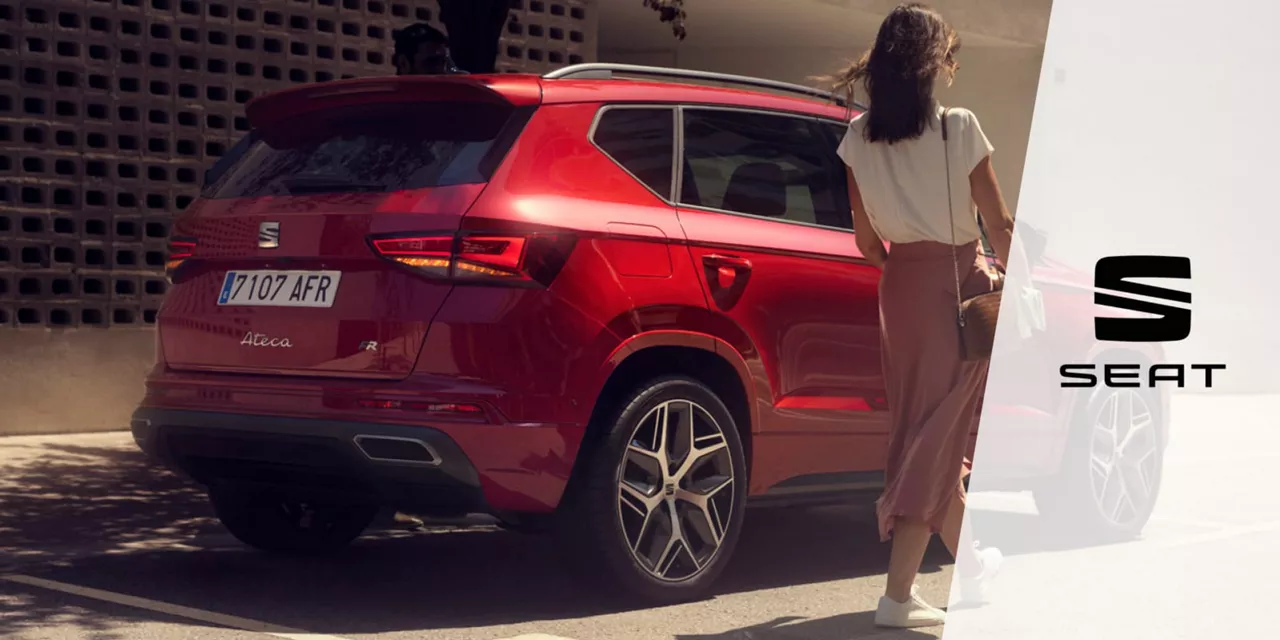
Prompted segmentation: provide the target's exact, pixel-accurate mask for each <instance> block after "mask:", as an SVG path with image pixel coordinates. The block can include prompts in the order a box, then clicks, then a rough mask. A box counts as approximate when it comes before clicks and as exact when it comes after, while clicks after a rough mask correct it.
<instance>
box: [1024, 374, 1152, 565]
mask: <svg viewBox="0 0 1280 640" xmlns="http://www.w3.org/2000/svg"><path fill="white" fill-rule="evenodd" d="M1126 413H1127V414H1128V420H1125V419H1124V418H1125V414H1126ZM1160 420H1162V416H1161V415H1160V404H1159V398H1158V397H1156V396H1155V394H1154V393H1153V392H1151V391H1150V390H1146V389H1130V388H1121V389H1111V388H1101V387H1100V388H1098V389H1096V390H1094V392H1093V393H1091V394H1090V395H1088V396H1086V397H1085V398H1084V399H1082V401H1081V403H1080V409H1079V410H1078V411H1077V412H1076V414H1075V416H1073V418H1072V423H1071V431H1070V436H1069V439H1068V441H1067V447H1066V449H1065V451H1064V453H1063V459H1062V467H1061V470H1060V472H1059V474H1058V476H1057V477H1055V478H1053V479H1051V480H1050V481H1048V482H1046V483H1044V484H1043V485H1042V486H1040V487H1039V488H1037V489H1035V490H1034V491H1033V496H1034V497H1035V501H1036V508H1037V509H1038V510H1039V511H1040V513H1041V515H1042V516H1045V517H1047V518H1049V519H1050V520H1051V521H1052V522H1053V523H1054V524H1055V525H1057V527H1058V528H1059V529H1058V530H1059V531H1060V532H1062V533H1063V534H1065V535H1070V536H1073V537H1074V536H1085V537H1087V538H1088V539H1089V540H1091V541H1099V542H1113V541H1122V540H1129V539H1133V538H1135V537H1137V536H1139V535H1141V533H1142V530H1143V528H1144V527H1146V524H1147V521H1148V520H1149V519H1150V518H1151V513H1152V511H1153V510H1154V509H1155V505H1156V500H1157V499H1158V497H1159V493H1160V482H1161V477H1162V474H1163V471H1164V443H1163V441H1162V440H1161V432H1160ZM1126 422H1127V423H1128V424H1127V425H1126V424H1125V423H1126ZM1112 425H1114V426H1115V427H1116V428H1115V429H1112ZM1137 425H1141V426H1137ZM1108 432H1114V433H1115V434H1116V436H1117V439H1119V440H1120V441H1122V442H1123V440H1124V439H1125V437H1126V435H1127V434H1129V433H1130V432H1132V433H1134V435H1133V436H1132V437H1131V438H1130V440H1129V443H1128V444H1127V445H1125V446H1124V447H1123V448H1124V451H1125V453H1124V454H1123V456H1121V457H1117V456H1116V455H1115V454H1114V452H1113V451H1111V450H1110V449H1111V447H1108V444H1109V443H1111V442H1113V439H1112V437H1111V436H1110V435H1108ZM1112 447H1114V445H1112ZM1122 492H1123V493H1122ZM1125 498H1127V499H1125Z"/></svg>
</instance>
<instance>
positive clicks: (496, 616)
mask: <svg viewBox="0 0 1280 640" xmlns="http://www.w3.org/2000/svg"><path fill="white" fill-rule="evenodd" d="M1278 399H1280V398H1269V399H1255V400H1247V401H1246V400H1242V401H1241V402H1249V403H1252V404H1250V405H1249V406H1250V410H1251V411H1253V410H1254V409H1256V412H1257V413H1258V415H1267V413H1266V412H1268V411H1270V407H1272V406H1274V405H1273V403H1274V402H1275V401H1276V400H1278ZM1206 402H1217V400H1215V399H1203V398H1202V399H1187V400H1182V401H1180V404H1181V405H1182V406H1184V407H1186V406H1191V405H1194V404H1196V403H1200V404H1204V403H1206ZM1255 405H1256V406H1255ZM1191 408H1193V409H1194V407H1193V406H1191ZM1177 411H1178V409H1177V405H1175V416H1177V415H1179V414H1178V413H1177ZM1194 413H1195V412H1193V414H1194ZM1200 413H1201V414H1203V412H1200ZM1200 420H1202V422H1194V421H1186V422H1182V423H1180V422H1179V421H1178V420H1177V419H1176V417H1175V422H1174V438H1173V442H1172V444H1171V447H1170V449H1169V453H1168V456H1167V458H1166V459H1167V466H1166V469H1167V471H1168V473H1167V475H1166V481H1165V486H1164V488H1163V490H1162V496H1161V502H1160V505H1159V506H1158V508H1157V510H1156V515H1155V516H1154V517H1153V518H1152V520H1151V522H1150V524H1149V525H1148V527H1147V529H1146V532H1145V535H1144V539H1143V540H1142V541H1140V542H1136V543H1128V544H1119V545H1109V546H1099V547H1097V548H1096V549H1095V548H1089V549H1087V550H1086V552H1087V553H1089V554H1090V555H1089V556H1088V557H1089V558H1095V559H1097V558H1102V559H1107V560H1109V561H1110V560H1114V563H1115V566H1117V567H1119V566H1132V567H1133V571H1141V572H1150V575H1149V576H1145V578H1144V579H1149V580H1150V581H1152V584H1156V583H1165V584H1176V583H1177V581H1178V580H1179V579H1180V576H1181V575H1182V573H1181V572H1184V571H1186V570H1187V568H1188V567H1193V568H1194V567H1199V568H1203V569H1204V571H1203V573H1204V575H1207V576H1218V578H1216V579H1215V580H1216V582H1213V584H1207V583H1206V584H1202V585H1199V586H1198V587H1197V588H1202V589H1207V588H1212V589H1219V588H1228V587H1229V584H1230V580H1232V579H1238V578H1239V576H1238V575H1236V574H1235V573H1232V572H1239V571H1252V570H1254V569H1253V568H1257V570H1260V571H1261V570H1266V567H1267V566H1268V565H1267V562H1265V561H1263V560H1262V559H1261V558H1263V556H1265V555H1266V554H1267V550H1269V549H1273V548H1274V542H1275V541H1276V540H1277V538H1278V536H1280V494H1277V493H1276V492H1274V491H1273V490H1271V489H1270V488H1269V487H1264V486H1256V485H1257V483H1256V482H1255V483H1252V484H1251V483H1250V479H1249V477H1248V475H1249V474H1250V473H1251V470H1253V471H1256V469H1258V468H1259V466H1258V465H1271V464H1274V462H1276V461H1280V432H1275V433H1274V434H1273V433H1271V432H1270V431H1266V432H1261V434H1262V435H1259V433H1260V432H1257V431H1249V432H1246V431H1244V430H1241V429H1240V428H1237V427H1235V426H1233V425H1231V424H1220V423H1212V422H1203V419H1202V418H1201V419H1200ZM1263 435H1265V436H1266V437H1267V438H1269V439H1270V440H1269V441H1267V442H1260V441H1258V438H1259V437H1262V436H1263ZM1246 436H1248V437H1249V438H1250V446H1249V447H1242V446H1241V443H1242V442H1243V441H1244V439H1245V438H1246ZM1218 486H1233V487H1236V491H1235V492H1227V493H1223V492H1222V491H1221V490H1220V489H1217V488H1215V487H1218ZM1246 489H1247V491H1246ZM971 509H972V517H973V521H974V526H975V530H976V531H977V534H978V537H979V538H981V539H983V541H984V542H985V543H988V544H993V545H995V546H999V547H1001V548H1002V549H1003V550H1004V551H1005V552H1006V554H1007V556H1008V558H1009V559H1008V562H1007V563H1006V566H1007V568H1006V572H1007V573H1008V574H1009V576H1008V580H1006V581H1005V582H997V585H996V590H995V595H996V597H1000V596H1001V594H1002V592H1003V593H1004V598H1005V599H1006V600H1008V599H1013V600H1017V599H1018V598H1017V597H1015V596H1021V597H1024V598H1025V597H1030V598H1035V597H1037V596H1036V595H1035V594H1017V593H1010V592H1008V591H1007V590H1008V589H1013V590H1016V589H1017V587H1018V584H1019V582H1018V581H1017V579H1016V578H1017V576H1018V571H1019V567H1020V565H1021V563H1024V562H1025V561H1028V560H1035V562H1036V563H1044V562H1045V560H1044V558H1045V557H1049V558H1060V561H1061V562H1062V564H1063V567H1062V573H1063V576H1064V577H1070V578H1071V580H1068V581H1066V582H1064V583H1063V584H1062V585H1061V589H1059V591H1063V590H1066V589H1068V587H1071V588H1074V589H1075V592H1073V593H1077V592H1078V593H1086V592H1088V589H1087V587H1086V585H1087V584H1088V583H1089V581H1090V580H1093V579H1096V578H1097V576H1092V575H1072V569H1073V565H1074V564H1075V563H1077V561H1078V560H1079V559H1080V558H1082V557H1083V556H1080V555H1078V554H1076V555H1073V554H1071V553H1066V554H1054V553H1051V551H1052V550H1053V531H1052V530H1050V529H1049V528H1048V526H1049V525H1048V524H1047V523H1046V522H1045V521H1044V520H1042V519H1040V518H1039V517H1038V515H1036V513H1035V509H1034V507H1033V506H1032V504H1031V503H1030V501H1029V499H1028V498H1027V497H1026V496H1024V495H1018V494H976V495H974V496H973V498H972V501H971ZM1210 547H1212V552H1207V551H1206V549H1207V548H1210ZM1063 549H1064V550H1065V549H1069V546H1064V547H1063ZM1046 552H1050V553H1049V555H1048V556H1045V555H1044V554H1045V553H1046ZM887 555H888V548H887V546H886V545H881V544H879V543H878V541H877V540H876V536H875V527H874V523H873V521H872V519H871V514H870V511H869V509H868V508H867V506H866V505H863V506H860V507H848V508H838V509H823V510H809V511H753V512H751V513H750V516H749V520H748V522H747V527H746V529H745V530H744V533H743V538H742V541H741V544H740V546H739V547H738V550H737V553H736V554H735V557H734V560H733V562H732V564H731V565H730V567H729V568H728V571H727V572H726V573H725V575H724V577H723V580H722V582H721V584H720V586H719V589H718V590H717V593H716V594H715V596H714V597H713V598H711V599H708V600H705V601H702V602H695V603H689V604H685V605H680V606H673V607H663V608H652V609H646V608H642V607H629V606H627V605H626V603H619V602H616V601H608V600H606V599H603V598H602V597H600V596H598V595H597V594H595V593H592V592H590V591H588V590H584V589H582V588H581V587H579V586H578V585H577V584H576V583H574V582H573V581H571V580H570V579H569V578H567V577H566V576H564V575H562V573H561V570H560V567H559V565H558V564H557V562H556V560H555V559H554V557H553V556H552V554H551V553H550V549H549V544H548V541H547V540H545V539H541V538H537V537H528V536H521V535H517V534H512V533H507V532H503V531H498V530H495V529H493V528H489V527H470V528H460V527H450V526H434V527H431V528H429V529H428V530H426V531H423V532H418V533H408V532H377V533H375V534H374V535H372V536H370V537H368V538H367V539H363V540H361V541H359V542H358V543H357V544H356V545H354V546H353V547H352V548H351V549H350V550H348V551H347V552H345V553H342V554H339V555H337V556H335V557H332V558H326V559H322V560H301V559H291V558H278V557H271V556H267V555H264V554H260V553H256V552H252V551H247V550H245V549H243V548H242V547H240V546H239V545H238V544H237V543H236V542H235V541H234V540H233V539H231V538H230V537H229V536H228V535H227V534H225V533H224V532H223V531H222V530H221V528H220V527H219V526H218V525H217V523H216V522H215V521H214V520H212V518H211V517H210V513H209V509H208V507H207V506H206V504H205V502H204V497H203V494H202V493H201V492H200V491H199V490H198V489H197V488H195V487H193V486H191V485H189V484H187V483H186V482H185V481H183V480H180V479H178V478H176V477H174V476H172V475H170V474H168V473H166V472H163V471H158V470H156V469H153V468H149V467H147V466H146V465H145V464H143V462H142V460H141V457H140V456H139V455H138V454H137V453H136V452H135V451H134V447H133V443H132V442H131V441H130V439H129V437H128V436H127V435H125V434H97V435H84V436H41V437H22V438H0V637H4V638H9V637H14V638H23V639H26V638H41V639H45V638H49V639H56V640H63V639H71V638H101V639H104V640H107V639H111V640H114V639H116V638H120V639H124V638H147V637H152V636H154V637H156V638H161V637H163V638H173V637H191V638H201V639H204V638H215V639H217V640H223V639H227V638H261V637H270V636H269V635H264V634H263V633H261V632H249V631H245V630H244V629H249V628H259V629H266V630H267V631H269V632H270V631H272V630H275V632H276V633H277V636H276V637H290V638H292V637H297V638H303V637H306V638H309V639H310V640H329V639H330V638H339V639H343V638H345V639H355V638H360V639H365V638H368V639H373V638H377V639H379V640H384V639H385V640H400V639H403V640H409V639H410V638H412V639H415V640H419V639H421V640H446V639H447V640H495V639H507V638H517V637H523V636H528V638H527V640H535V639H537V638H541V639H542V640H547V636H550V637H551V638H570V639H573V640H801V639H807V640H845V639H849V638H859V639H861V638H881V637H884V638H928V637H938V636H939V635H940V631H941V630H940V629H935V630H931V631H926V632H896V633H890V632H884V631H880V630H877V629H876V628H874V626H873V625H872V617H871V613H870V612H871V611H872V610H873V609H874V606H875V602H876V599H877V597H878V595H879V593H880V592H881V589H882V588H883V571H884V569H885V565H886V561H887ZM1271 555H1274V554H1271ZM1157 556H1158V557H1159V558H1162V559H1167V562H1168V565H1167V566H1168V567H1169V570H1168V571H1152V567H1157V568H1158V567H1160V566H1162V565H1161V564H1160V562H1157V561H1156V560H1153V558H1155V557H1157ZM1053 561H1057V560H1053ZM1271 564H1274V562H1272V563H1271ZM1108 566H1111V565H1108ZM1214 567H1218V568H1219V569H1214V570H1213V571H1210V569H1211V568H1214ZM950 574H951V571H950V560H949V558H948V557H947V555H946V553H945V552H944V551H942V550H941V549H938V548H935V549H933V550H931V552H930V555H929V558H928V561H927V563H926V567H925V573H924V574H923V575H922V576H921V579H920V585H921V587H922V588H923V590H924V593H925V595H926V597H927V598H929V599H930V600H932V601H935V602H938V603H941V602H944V601H945V597H946V592H947V588H948V586H949V582H950ZM15 575H16V576H25V577H28V578H30V579H32V580H34V581H36V582H34V583H33V582H30V581H29V582H20V583H15V582H9V581H6V580H5V576H10V577H12V576H15ZM1255 579H1256V578H1255ZM40 581H52V582H47V583H45V582H40ZM1072 581H1074V582H1072ZM1006 582H1007V583H1006ZM86 589H88V590H97V591H85V590H86ZM1191 593H1192V595H1194V590H1193V592H1191ZM1048 597H1050V598H1052V597H1053V596H1048ZM129 599H133V600H129ZM124 601H128V602H130V603H131V604H130V606H123V605H122V604H121V602H124ZM1039 606H1042V607H1048V608H1049V609H1046V615H1048V611H1049V610H1050V609H1052V606H1053V605H1052V602H1048V603H1042V604H1041V605H1039ZM1188 606H1190V605H1188ZM181 607H187V608H188V609H180V608H181ZM1206 621H1208V618H1206ZM231 623H234V624H231ZM1206 624H1207V622H1206ZM255 625H256V626H255ZM293 632H307V633H310V634H322V635H310V636H299V635H290V634H291V633H293ZM535 634H546V635H544V636H537V635H535Z"/></svg>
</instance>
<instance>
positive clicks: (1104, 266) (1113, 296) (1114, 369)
mask: <svg viewBox="0 0 1280 640" xmlns="http://www.w3.org/2000/svg"><path fill="white" fill-rule="evenodd" d="M1138 278H1173V279H1179V280H1190V279H1191V259H1190V258H1179V257H1173V256H1109V257H1106V258H1103V259H1101V260H1099V261H1098V264H1097V265H1096V266H1095V267H1094V273H1093V286H1094V289H1096V290H1097V291H1095V292H1094V294H1093V302H1094V304H1096V305H1098V306H1102V307H1110V308H1112V309H1122V310H1125V311H1133V312H1137V313H1140V314H1146V316H1147V317H1136V318H1135V317H1126V318H1115V317H1102V316H1099V317H1095V318H1094V319H1093V332H1094V337H1095V338H1097V339H1098V341H1100V342H1177V341H1179V340H1185V339H1187V336H1190V335H1191V308H1190V307H1189V306H1173V305H1171V304H1163V303H1162V302H1171V303H1182V304H1184V305H1190V304H1191V294H1190V293H1188V292H1186V291H1177V290H1175V289H1166V288H1164V287H1157V286H1155V285H1150V284H1142V283H1139V282H1132V280H1134V279H1138ZM1108 292H1109V293H1108ZM1117 294H1125V295H1117ZM1126 296H1141V297H1143V298H1150V299H1154V300H1160V301H1162V302H1149V301H1146V300H1138V299H1134V298H1131V297H1126ZM1122 353H1129V351H1128V350H1125V351H1124V352H1122ZM1135 360H1137V358H1135ZM1226 368H1227V365H1225V364H1222V363H1196V364H1180V363H1170V362H1142V361H1134V360H1128V361H1126V358H1125V357H1123V356H1119V357H1108V358H1107V359H1105V360H1103V361H1097V362H1085V363H1075V364H1064V365H1062V366H1061V367H1059V369H1058V371H1059V373H1060V374H1061V375H1062V387H1063V388H1064V389H1071V388H1093V387H1097V386H1099V384H1101V385H1102V386H1104V387H1108V388H1113V389H1114V388H1135V387H1136V388H1142V387H1146V388H1154V387H1156V386H1158V385H1160V384H1162V383H1163V384H1172V385H1176V386H1177V387H1178V388H1180V389H1181V388H1185V387H1186V386H1187V385H1188V382H1189V380H1188V378H1189V377H1190V376H1191V375H1192V374H1194V373H1197V372H1203V373H1204V387H1205V388H1206V389H1211V388H1213V372H1214V371H1222V370H1225V369H1226Z"/></svg>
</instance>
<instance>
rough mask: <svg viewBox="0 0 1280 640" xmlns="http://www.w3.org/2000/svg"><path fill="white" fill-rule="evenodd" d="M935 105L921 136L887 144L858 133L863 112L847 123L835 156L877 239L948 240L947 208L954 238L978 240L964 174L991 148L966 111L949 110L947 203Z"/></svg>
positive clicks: (863, 123) (974, 210)
mask: <svg viewBox="0 0 1280 640" xmlns="http://www.w3.org/2000/svg"><path fill="white" fill-rule="evenodd" d="M943 111H944V109H943V108H942V107H938V111H937V113H936V114H934V117H933V122H931V123H930V126H929V127H927V128H926V129H925V132H924V134H923V135H921V136H920V137H919V138H915V139H911V140H902V141H899V142H896V143H894V144H892V145H890V144H886V143H883V142H874V143H872V142H867V141H866V138H864V137H863V130H864V127H865V126H866V117H867V114H866V113H862V114H859V115H858V117H856V118H854V119H853V121H852V122H850V123H849V129H848V131H847V132H846V133H845V136H844V140H842V141H841V142H840V148H839V154H840V158H841V159H842V160H844V162H845V164H847V165H849V168H850V169H852V170H853V176H854V178H855V179H856V180H857V181H858V190H859V191H861V193H862V203H863V205H864V206H865V207H866V209H867V215H868V216H869V217H870V218H871V226H873V227H874V228H875V230H876V232H877V233H878V234H880V238H881V239H882V240H886V241H888V242H890V243H907V242H920V241H922V240H928V241H932V242H943V243H947V244H951V241H952V240H951V211H952V210H954V211H955V242H956V243H958V244H965V243H969V242H973V241H974V240H977V239H978V238H979V237H980V235H981V232H980V231H979V229H978V220H977V208H976V207H975V206H974V204H973V195H972V193H971V192H970V189H969V173H970V172H972V171H973V168H974V167H976V166H978V163H979V162H981V161H982V159H983V158H986V157H987V156H989V155H991V152H992V151H993V150H994V149H993V147H992V146H991V143H990V142H989V141H988V140H987V136H986V135H985V134H983V133H982V127H981V126H979V125H978V118H977V117H976V116H974V115H973V113H972V112H970V111H969V110H967V109H959V108H952V109H951V111H950V115H949V116H948V118H947V135H948V137H949V140H948V141H947V143H946V145H947V146H946V149H947V153H948V157H949V158H950V162H951V196H952V199H953V200H952V202H953V205H954V206H953V207H949V206H948V203H947V167H946V165H945V164H944V156H943V140H942V126H941V120H942V113H943Z"/></svg>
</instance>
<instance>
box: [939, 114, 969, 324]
mask: <svg viewBox="0 0 1280 640" xmlns="http://www.w3.org/2000/svg"><path fill="white" fill-rule="evenodd" d="M949 115H951V109H950V108H949V107H948V108H947V109H945V110H944V111H943V112H942V161H943V164H944V165H945V166H946V168H947V212H948V214H949V215H950V216H951V267H952V269H953V270H954V271H955V274H956V322H957V323H959V325H960V326H962V327H963V326H964V299H963V298H962V297H961V294H960V254H959V252H958V251H957V250H956V211H955V203H954V202H953V201H952V197H951V154H949V153H948V152H947V138H948V136H947V116H949Z"/></svg>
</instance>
